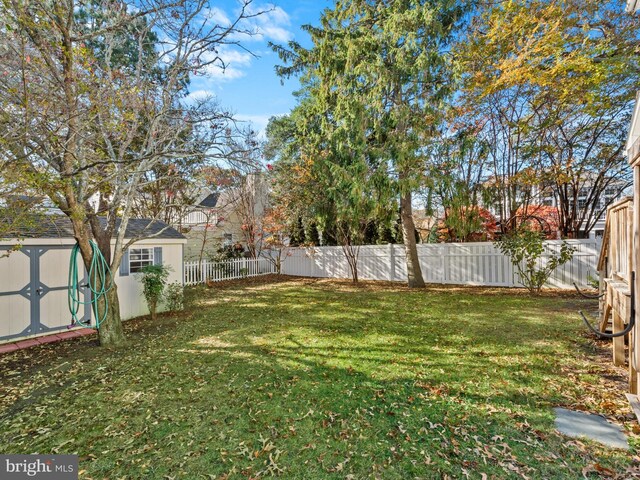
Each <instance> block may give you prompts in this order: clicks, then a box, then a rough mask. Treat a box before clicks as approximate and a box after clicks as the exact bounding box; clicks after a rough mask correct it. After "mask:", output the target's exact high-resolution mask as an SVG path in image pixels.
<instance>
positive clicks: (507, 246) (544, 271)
mask: <svg viewBox="0 0 640 480" xmlns="http://www.w3.org/2000/svg"><path fill="white" fill-rule="evenodd" d="M544 240H545V235H544V233H542V232H535V231H533V230H530V229H528V228H522V229H520V230H518V231H516V232H515V233H513V234H511V235H507V236H505V237H504V238H503V239H502V240H501V241H499V242H495V245H496V246H497V247H498V248H499V249H500V251H501V252H502V253H503V254H504V255H507V256H508V257H509V259H510V260H511V263H512V264H513V266H514V267H516V270H517V271H518V274H519V275H520V281H521V282H522V284H523V285H524V286H525V287H526V288H527V289H529V291H530V292H532V293H535V294H538V293H540V290H541V289H542V287H543V285H544V284H545V283H546V282H547V280H548V279H549V277H550V276H551V274H552V273H553V271H554V270H555V269H556V268H558V267H559V266H561V265H564V264H565V263H567V262H568V261H570V260H571V258H572V257H573V253H574V252H575V248H574V247H572V246H571V245H569V244H568V243H567V242H565V241H563V242H562V244H561V245H560V252H558V253H550V254H548V255H547V262H546V264H544V265H543V264H542V262H541V261H540V260H541V257H542V255H543V254H544V253H545V245H544Z"/></svg>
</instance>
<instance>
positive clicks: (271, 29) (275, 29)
mask: <svg viewBox="0 0 640 480" xmlns="http://www.w3.org/2000/svg"><path fill="white" fill-rule="evenodd" d="M258 12H263V13H261V14H260V15H258V16H256V17H254V18H252V19H250V20H249V22H250V24H252V25H253V27H254V28H253V30H255V31H256V33H257V35H256V36H255V37H254V39H255V40H260V41H262V40H273V41H276V42H288V41H289V40H291V39H292V38H293V34H292V33H291V31H290V30H288V29H287V28H286V27H288V26H290V25H291V19H290V18H289V14H288V13H287V12H285V11H284V10H283V9H282V8H280V7H276V6H274V5H263V6H255V7H252V8H251V10H250V13H251V14H256V13H258Z"/></svg>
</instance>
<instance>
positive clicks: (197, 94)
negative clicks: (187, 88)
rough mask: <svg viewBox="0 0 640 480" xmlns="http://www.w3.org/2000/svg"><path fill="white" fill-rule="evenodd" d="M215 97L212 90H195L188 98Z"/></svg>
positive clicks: (204, 98) (202, 98)
mask: <svg viewBox="0 0 640 480" xmlns="http://www.w3.org/2000/svg"><path fill="white" fill-rule="evenodd" d="M211 97H215V95H214V93H213V92H212V91H211V90H204V89H203V90H195V91H193V92H191V93H190V94H189V95H187V100H194V101H196V100H206V99H207V98H211Z"/></svg>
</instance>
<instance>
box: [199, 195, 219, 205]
mask: <svg viewBox="0 0 640 480" xmlns="http://www.w3.org/2000/svg"><path fill="white" fill-rule="evenodd" d="M219 197H220V195H219V194H218V193H211V194H209V195H207V196H206V197H205V199H204V200H202V201H201V202H200V203H199V204H198V206H199V207H210V208H213V207H215V206H216V205H217V204H218V198H219Z"/></svg>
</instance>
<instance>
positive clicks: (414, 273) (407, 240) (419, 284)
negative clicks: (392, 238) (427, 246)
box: [400, 192, 425, 288]
mask: <svg viewBox="0 0 640 480" xmlns="http://www.w3.org/2000/svg"><path fill="white" fill-rule="evenodd" d="M400 219H401V221H402V238H403V240H404V249H405V254H406V256H407V284H408V285H409V288H424V287H425V283H424V278H422V269H421V268H420V260H419V259H418V247H417V245H416V227H415V225H414V223H413V215H412V207H411V192H407V193H404V194H402V195H400Z"/></svg>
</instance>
